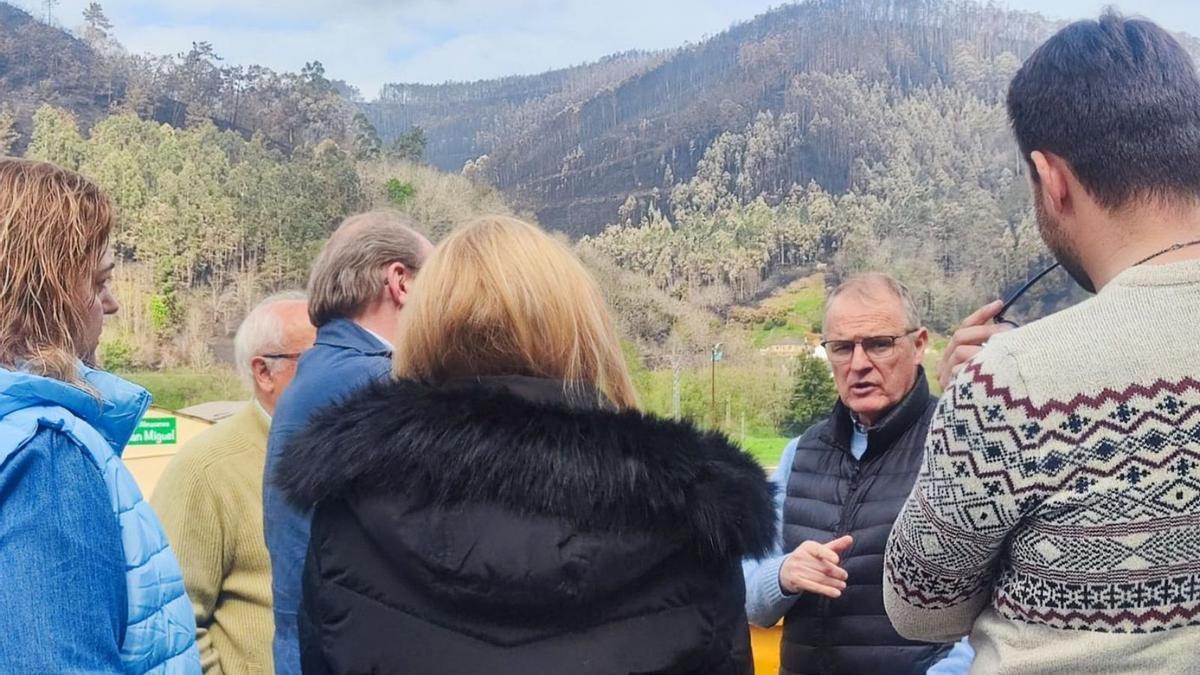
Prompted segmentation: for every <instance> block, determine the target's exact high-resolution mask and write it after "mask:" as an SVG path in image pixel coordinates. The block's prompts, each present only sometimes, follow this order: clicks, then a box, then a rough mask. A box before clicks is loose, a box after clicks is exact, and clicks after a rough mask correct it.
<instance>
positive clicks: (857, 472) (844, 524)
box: [820, 459, 862, 616]
mask: <svg viewBox="0 0 1200 675" xmlns="http://www.w3.org/2000/svg"><path fill="white" fill-rule="evenodd" d="M861 478H862V460H857V459H856V460H854V472H853V473H852V474H850V487H849V488H847V489H846V501H845V502H843V503H842V511H841V513H840V514H839V516H838V526H837V531H836V532H834V533H833V538H834V539H840V538H841V537H844V536H846V535H847V534H850V530H849V528H848V525H849V522H850V508H851V507H852V506H854V498H855V495H856V494H857V493H858V486H859V481H860V479H861ZM841 562H843V563H844V562H845V559H843V560H842V561H841ZM832 609H833V598H826V597H823V596H822V598H821V607H820V615H821V616H829V615H830V614H831V613H832V611H831V610H832Z"/></svg>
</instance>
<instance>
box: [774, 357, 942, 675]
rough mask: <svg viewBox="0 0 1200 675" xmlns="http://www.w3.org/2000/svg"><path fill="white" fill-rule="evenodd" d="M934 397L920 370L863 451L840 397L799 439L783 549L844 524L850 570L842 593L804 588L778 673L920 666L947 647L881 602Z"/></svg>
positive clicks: (867, 674)
mask: <svg viewBox="0 0 1200 675" xmlns="http://www.w3.org/2000/svg"><path fill="white" fill-rule="evenodd" d="M936 405H937V399H936V398H934V397H932V396H931V395H930V394H929V385H928V384H927V383H926V381H925V374H924V372H921V373H919V374H918V377H917V383H916V385H915V386H914V387H913V390H912V391H911V392H909V394H908V396H906V397H905V398H904V399H903V400H902V401H901V402H900V403H899V404H898V405H897V406H896V407H895V408H893V409H892V410H891V412H889V413H888V414H887V415H886V416H885V417H884V418H883V419H882V420H880V422H879V424H878V425H876V426H875V427H874V428H872V429H871V430H870V431H869V432H868V434H867V451H866V452H865V453H864V454H863V456H862V459H861V460H857V459H855V458H854V455H852V454H851V453H850V438H851V434H852V432H853V426H852V425H853V422H851V420H850V413H849V410H847V409H846V407H845V406H843V405H842V404H841V403H840V402H839V403H838V404H837V406H836V407H835V408H834V411H833V414H832V415H831V416H830V417H829V418H828V419H826V420H824V421H822V422H820V423H818V424H816V425H815V426H813V427H812V428H811V429H809V430H808V432H806V433H805V434H804V435H803V436H802V437H801V438H800V441H799V442H798V443H797V445H796V459H795V461H794V462H793V464H792V473H791V476H790V477H789V479H788V485H787V498H786V499H785V501H784V507H783V514H784V515H783V543H784V550H786V551H791V550H794V549H795V548H796V547H797V546H799V545H800V544H801V543H803V542H804V541H805V540H808V539H812V540H815V541H820V542H825V541H829V540H831V539H836V538H838V537H840V536H842V535H845V534H849V535H852V536H853V537H854V544H853V546H851V548H850V549H849V550H848V551H846V553H845V554H844V555H843V556H842V567H843V569H845V570H846V573H847V575H848V576H849V578H848V579H847V581H846V590H845V591H844V592H843V593H842V596H841V597H840V598H838V599H836V600H833V599H830V598H826V597H824V596H821V595H817V594H802V595H801V596H800V597H799V598H798V599H797V600H796V603H795V604H794V605H793V606H792V608H791V610H789V611H788V613H787V616H786V617H785V618H784V625H783V633H784V635H783V649H782V653H781V658H780V661H781V665H782V667H781V669H780V672H781V673H782V674H783V675H801V674H803V675H810V674H812V675H816V674H820V675H860V674H861V675H871V674H874V673H881V674H886V675H917V674H918V673H924V672H925V671H926V670H927V669H928V668H929V666H931V665H933V664H934V663H936V662H937V661H938V660H940V659H941V657H942V656H944V655H945V653H946V651H947V650H948V647H947V646H945V645H931V644H928V643H923V642H913V641H911V640H907V639H905V638H903V637H901V636H900V635H899V634H897V633H896V631H895V629H894V628H892V624H891V621H889V620H888V617H887V613H886V612H885V611H884V608H883V552H884V549H885V548H886V545H887V538H888V534H889V533H890V532H891V530H892V525H893V524H894V523H895V522H896V517H897V516H898V515H899V514H900V508H901V507H902V506H904V502H905V500H906V499H907V498H908V494H909V493H910V492H912V487H913V483H914V482H915V481H916V478H917V474H918V473H919V472H920V470H921V463H922V459H923V457H924V453H925V436H926V434H927V433H928V431H929V422H930V420H931V419H932V417H933V411H934V408H935V407H936Z"/></svg>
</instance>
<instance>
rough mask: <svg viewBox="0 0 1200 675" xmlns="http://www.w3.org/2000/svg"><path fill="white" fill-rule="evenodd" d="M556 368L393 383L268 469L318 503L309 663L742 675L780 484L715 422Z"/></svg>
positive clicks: (309, 593)
mask: <svg viewBox="0 0 1200 675" xmlns="http://www.w3.org/2000/svg"><path fill="white" fill-rule="evenodd" d="M598 399H599V397H598V396H596V395H595V394H593V395H592V396H590V397H580V396H569V395H567V394H565V393H564V387H563V384H562V383H561V382H555V381H549V380H535V379H530V378H495V379H484V380H477V381H471V382H470V383H456V384H455V385H453V386H446V387H438V388H431V387H428V386H424V385H419V384H415V383H411V382H392V383H387V384H384V385H379V386H376V387H374V388H371V389H368V390H366V391H364V392H363V393H361V394H360V395H357V396H356V397H355V398H353V399H352V400H350V401H348V402H346V403H345V404H343V405H340V406H338V407H335V408H333V409H330V410H328V411H325V412H323V413H322V414H319V415H318V416H317V417H316V419H315V420H314V422H313V424H312V426H311V427H310V429H309V432H308V433H306V434H304V435H303V437H302V438H301V439H300V440H299V441H297V442H296V443H295V444H294V445H292V446H291V447H290V448H289V449H288V450H287V452H286V455H285V457H284V458H283V459H282V460H281V464H280V468H279V471H278V472H277V473H276V475H275V478H276V480H277V482H278V483H279V484H280V486H281V487H282V488H283V489H284V490H285V491H286V493H287V494H288V495H290V497H291V498H292V499H293V500H294V501H295V502H296V503H297V504H299V505H302V506H303V505H315V512H314V517H313V523H312V540H311V543H310V546H309V556H308V562H307V566H306V570H305V582H304V603H303V604H304V606H303V612H302V616H301V618H300V621H301V653H302V662H303V666H304V672H305V673H311V674H314V675H316V674H325V673H399V674H404V675H435V674H442V673H445V674H451V673H453V674H455V675H458V674H472V673H487V674H489V675H535V674H541V673H545V674H547V675H559V674H563V675H566V674H571V675H617V674H620V675H626V674H632V673H647V674H648V673H664V674H665V673H678V674H681V675H682V674H685V673H691V674H696V675H700V674H704V675H710V674H711V675H734V674H737V675H745V674H747V673H749V672H750V671H751V668H752V666H751V662H750V652H749V636H748V630H747V624H746V618H745V611H744V607H743V603H744V587H743V584H742V577H741V567H740V564H739V561H740V559H741V558H742V557H743V556H745V555H760V554H762V553H763V552H765V550H766V549H767V548H768V546H769V545H770V543H771V538H772V531H773V530H772V528H773V527H774V520H775V515H774V513H773V507H772V489H771V486H770V484H769V483H768V481H767V480H766V478H765V476H764V474H763V471H762V469H761V468H759V466H758V465H757V464H756V463H755V462H754V461H753V460H752V459H751V458H750V457H749V456H747V455H746V454H744V453H742V452H741V451H739V450H738V449H736V448H735V447H734V446H732V445H731V444H730V443H729V442H728V441H727V440H726V439H725V438H724V437H723V436H720V435H717V434H712V433H702V432H700V431H698V430H696V429H695V428H694V427H692V426H689V425H687V424H683V423H677V422H670V421H664V420H660V419H655V418H652V417H648V416H645V415H642V414H640V413H637V412H615V411H612V410H609V409H607V407H605V406H603V405H601V404H599V403H597V401H598Z"/></svg>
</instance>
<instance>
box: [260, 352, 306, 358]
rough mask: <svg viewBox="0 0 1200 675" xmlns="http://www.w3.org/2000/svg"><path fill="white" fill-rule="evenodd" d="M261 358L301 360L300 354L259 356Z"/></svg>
mask: <svg viewBox="0 0 1200 675" xmlns="http://www.w3.org/2000/svg"><path fill="white" fill-rule="evenodd" d="M259 356H261V357H262V358H264V359H298V358H300V352H294V353H291V354H259Z"/></svg>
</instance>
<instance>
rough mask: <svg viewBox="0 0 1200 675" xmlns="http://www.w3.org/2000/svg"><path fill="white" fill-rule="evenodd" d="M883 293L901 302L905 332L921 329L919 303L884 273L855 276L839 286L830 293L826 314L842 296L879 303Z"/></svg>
mask: <svg viewBox="0 0 1200 675" xmlns="http://www.w3.org/2000/svg"><path fill="white" fill-rule="evenodd" d="M881 291H882V292H883V293H886V294H889V295H891V296H892V297H893V298H894V299H897V300H899V301H900V304H901V306H902V307H903V309H904V323H905V324H906V325H905V330H916V329H918V328H920V327H921V313H920V312H919V311H918V310H917V303H916V302H914V301H913V298H912V293H909V292H908V287H907V286H905V285H904V284H902V283H900V282H899V281H898V280H897V279H896V278H895V277H893V276H892V275H890V274H884V273H883V272H864V273H861V274H855V275H852V276H850V277H849V278H847V279H846V280H845V281H843V282H842V283H840V284H838V285H837V287H836V288H834V289H833V291H831V292H830V293H829V297H827V298H825V314H828V313H829V308H830V306H832V305H833V301H834V300H837V299H838V297H840V296H842V295H845V294H847V293H853V294H855V295H857V296H858V297H860V298H865V299H869V300H876V301H878V300H882V299H883V298H881V297H880V295H879V294H880V292H881ZM822 329H824V326H822Z"/></svg>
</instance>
